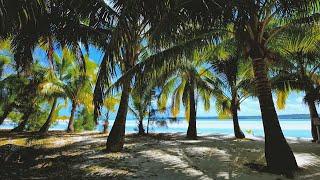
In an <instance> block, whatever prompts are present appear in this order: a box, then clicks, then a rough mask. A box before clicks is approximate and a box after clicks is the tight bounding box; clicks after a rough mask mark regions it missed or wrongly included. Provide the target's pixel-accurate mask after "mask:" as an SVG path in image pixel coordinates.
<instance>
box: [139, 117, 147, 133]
mask: <svg viewBox="0 0 320 180" xmlns="http://www.w3.org/2000/svg"><path fill="white" fill-rule="evenodd" d="M138 123H139V124H138V129H139V132H138V134H139V135H145V130H144V128H143V119H139V122H138Z"/></svg>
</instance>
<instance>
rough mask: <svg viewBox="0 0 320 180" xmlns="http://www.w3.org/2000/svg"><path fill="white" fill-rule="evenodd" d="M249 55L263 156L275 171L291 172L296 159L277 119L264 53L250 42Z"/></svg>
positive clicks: (255, 44)
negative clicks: (258, 112) (262, 137)
mask: <svg viewBox="0 0 320 180" xmlns="http://www.w3.org/2000/svg"><path fill="white" fill-rule="evenodd" d="M251 48H252V49H251V51H250V57H251V58H252V60H253V70H254V75H255V81H256V91H257V93H258V99H259V103H260V110H261V115H262V121H263V127H264V134H265V158H266V162H267V166H268V168H269V169H270V170H271V171H273V172H277V173H290V174H291V173H292V171H295V170H297V169H298V165H297V162H296V159H295V157H294V155H293V152H292V150H291V148H290V146H289V145H288V143H287V141H286V139H285V137H284V135H283V133H282V130H281V127H280V124H279V120H278V115H277V112H276V110H275V106H274V102H273V99H272V93H271V85H270V81H269V79H268V75H267V73H268V70H267V66H266V59H265V58H264V57H265V53H266V52H264V50H263V48H261V46H260V44H258V43H253V44H251Z"/></svg>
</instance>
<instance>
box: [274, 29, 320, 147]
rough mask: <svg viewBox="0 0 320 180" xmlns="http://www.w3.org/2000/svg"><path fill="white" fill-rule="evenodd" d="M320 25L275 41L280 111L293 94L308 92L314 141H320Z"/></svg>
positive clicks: (276, 78)
mask: <svg viewBox="0 0 320 180" xmlns="http://www.w3.org/2000/svg"><path fill="white" fill-rule="evenodd" d="M319 43H320V35H319V26H317V25H315V26H313V27H310V26H308V27H303V26H299V27H292V28H291V29H290V30H287V31H285V32H283V33H282V34H280V35H279V36H278V37H277V41H276V42H274V51H277V52H278V53H279V55H280V56H281V63H280V64H281V66H277V67H274V69H275V72H274V76H273V77H272V84H273V86H274V88H275V89H276V92H277V97H278V99H277V105H278V108H279V109H283V108H284V107H285V100H286V98H287V97H288V94H289V93H290V91H293V90H295V91H303V92H305V94H306V96H305V102H306V103H307V104H308V107H309V111H310V118H311V134H312V137H313V141H317V140H318V139H319V137H318V134H317V129H316V126H315V124H314V122H313V121H314V119H319V115H318V112H317V108H316V105H315V101H316V99H317V97H318V92H317V87H318V86H319V79H320V77H319V66H320V59H319V54H320V52H319Z"/></svg>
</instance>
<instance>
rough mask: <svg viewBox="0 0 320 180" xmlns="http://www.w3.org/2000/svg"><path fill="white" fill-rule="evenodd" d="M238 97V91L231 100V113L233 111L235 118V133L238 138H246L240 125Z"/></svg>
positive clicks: (233, 118)
mask: <svg viewBox="0 0 320 180" xmlns="http://www.w3.org/2000/svg"><path fill="white" fill-rule="evenodd" d="M238 105H239V102H238V99H237V95H236V93H233V95H232V102H231V113H232V120H233V130H234V135H235V137H236V138H239V139H243V138H245V136H244V134H243V132H242V131H241V128H240V125H239V118H238Z"/></svg>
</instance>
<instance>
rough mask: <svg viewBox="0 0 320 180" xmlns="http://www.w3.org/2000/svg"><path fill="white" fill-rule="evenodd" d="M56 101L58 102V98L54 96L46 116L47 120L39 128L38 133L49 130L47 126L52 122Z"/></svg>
mask: <svg viewBox="0 0 320 180" xmlns="http://www.w3.org/2000/svg"><path fill="white" fill-rule="evenodd" d="M57 102H58V99H57V98H55V99H54V100H53V103H52V107H51V110H50V113H49V116H48V118H47V121H46V122H45V123H44V125H43V126H42V127H41V128H40V130H39V133H41V134H45V133H47V132H48V130H49V128H50V125H51V123H52V117H53V113H54V112H55V110H56V106H57Z"/></svg>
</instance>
